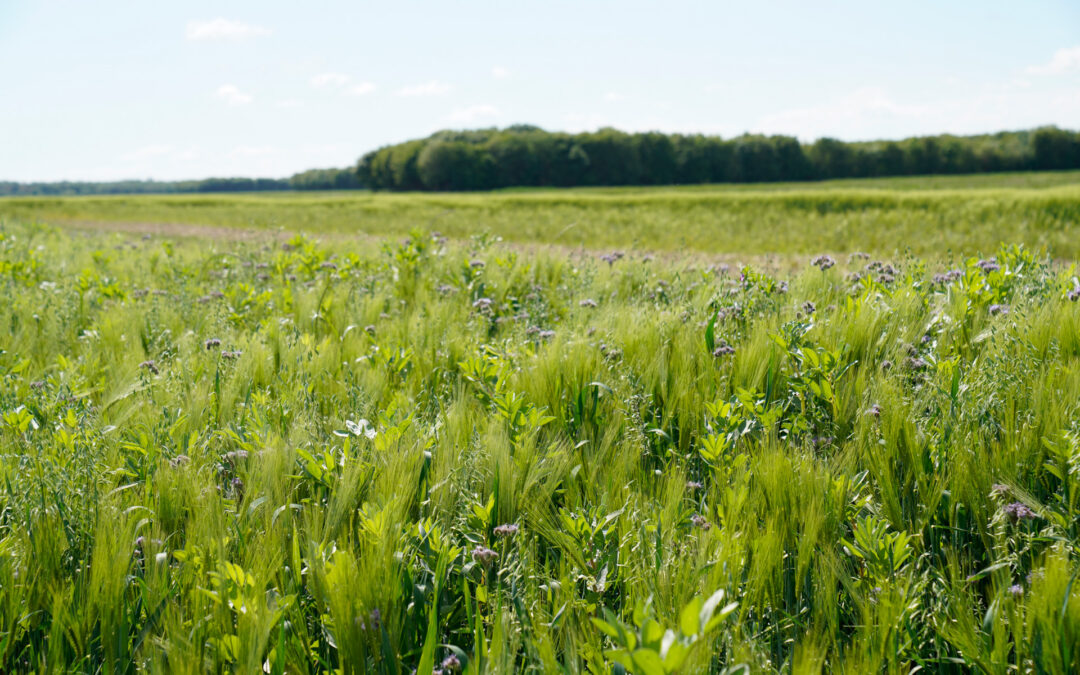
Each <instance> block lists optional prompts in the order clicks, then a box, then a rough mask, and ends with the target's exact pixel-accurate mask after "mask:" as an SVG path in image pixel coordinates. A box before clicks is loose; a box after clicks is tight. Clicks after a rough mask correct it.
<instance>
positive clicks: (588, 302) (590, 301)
mask: <svg viewBox="0 0 1080 675" xmlns="http://www.w3.org/2000/svg"><path fill="white" fill-rule="evenodd" d="M578 305H580V306H582V307H596V301H595V300H593V299H592V298H585V299H584V300H582V301H581V302H579V303H578Z"/></svg>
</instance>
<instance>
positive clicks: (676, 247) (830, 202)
mask: <svg viewBox="0 0 1080 675" xmlns="http://www.w3.org/2000/svg"><path fill="white" fill-rule="evenodd" d="M2 218H7V219H12V218H14V219H21V220H27V221H32V220H41V221H45V222H75V223H82V224H84V225H85V224H92V225H97V226H122V225H123V224H125V223H127V224H139V225H130V227H133V228H135V229H138V228H142V227H145V224H146V223H159V224H178V223H179V224H193V225H206V226H214V227H218V228H243V229H245V230H251V229H258V228H267V229H271V230H284V231H286V232H290V233H296V232H308V233H334V234H336V235H342V236H354V235H358V234H364V235H376V236H384V235H385V236H393V237H401V236H404V235H406V234H407V233H408V232H409V231H410V230H411V229H412V228H414V227H416V226H418V225H419V226H423V227H426V228H431V229H437V230H439V231H441V232H442V233H443V234H445V235H446V236H448V237H451V238H452V239H461V238H468V237H469V236H471V235H472V234H474V233H476V232H480V231H488V232H490V233H491V234H493V235H496V236H500V237H503V239H504V240H506V241H508V242H513V243H517V244H556V245H560V246H565V247H586V248H592V249H595V248H619V249H623V250H630V249H640V250H644V251H654V252H658V251H671V252H686V251H693V252H701V253H706V254H727V255H738V256H747V255H752V256H760V255H772V254H780V255H787V254H799V255H802V256H806V255H813V254H815V253H818V252H820V251H829V252H830V253H833V254H837V253H842V254H846V253H850V252H854V251H868V252H871V253H874V254H876V255H879V256H891V255H893V254H894V253H895V252H896V251H905V250H907V251H911V252H912V253H914V254H916V255H920V256H932V257H938V256H940V255H942V254H946V253H948V252H949V251H950V250H951V251H953V252H968V251H971V250H987V251H988V250H993V249H995V248H996V247H997V245H998V244H999V243H1001V242H1002V241H1010V242H1015V243H1022V244H1025V245H1026V246H1028V247H1031V248H1039V247H1044V246H1045V247H1048V249H1049V250H1050V251H1052V252H1053V253H1054V254H1055V255H1058V256H1062V257H1078V256H1080V239H1078V238H1077V236H1076V224H1077V223H1078V222H1080V172H1053V173H1049V172H1048V173H1014V174H993V175H989V174H988V175H981V176H946V177H935V178H913V177H904V178H887V179H862V180H848V181H829V182H822V183H796V184H760V185H755V186H739V185H732V186H707V187H706V186H697V187H687V188H670V187H667V188H662V187H654V188H648V189H643V188H633V189H629V188H591V189H577V190H518V191H502V192H497V193H485V194H434V195H429V194H409V195H398V194H385V193H379V194H373V193H367V192H359V193H346V194H342V193H336V194H326V193H316V194H296V193H284V194H259V195H179V196H139V197H80V198H44V197H36V198H17V199H5V200H0V219H2ZM109 224H112V225H109ZM192 233H193V234H199V231H198V230H197V229H195V230H193V232H192Z"/></svg>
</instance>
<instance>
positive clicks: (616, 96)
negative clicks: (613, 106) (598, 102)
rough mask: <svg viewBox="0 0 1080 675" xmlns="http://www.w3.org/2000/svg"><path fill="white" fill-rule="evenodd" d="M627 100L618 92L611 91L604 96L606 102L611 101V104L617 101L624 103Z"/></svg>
mask: <svg viewBox="0 0 1080 675" xmlns="http://www.w3.org/2000/svg"><path fill="white" fill-rule="evenodd" d="M625 99H626V97H625V96H623V95H622V94H620V93H619V92H617V91H609V92H607V93H606V94H604V100H605V101H609V102H611V103H614V102H616V101H623V100H625Z"/></svg>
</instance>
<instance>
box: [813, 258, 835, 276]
mask: <svg viewBox="0 0 1080 675" xmlns="http://www.w3.org/2000/svg"><path fill="white" fill-rule="evenodd" d="M810 264H811V265H813V266H814V267H817V268H818V269H820V270H821V271H822V272H824V271H825V270H827V269H829V268H830V267H832V266H833V265H835V264H836V261H835V260H833V257H832V256H831V255H824V254H822V255H819V256H818V257H816V258H814V259H813V260H811V261H810Z"/></svg>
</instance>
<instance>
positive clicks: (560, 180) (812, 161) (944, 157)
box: [358, 125, 1080, 190]
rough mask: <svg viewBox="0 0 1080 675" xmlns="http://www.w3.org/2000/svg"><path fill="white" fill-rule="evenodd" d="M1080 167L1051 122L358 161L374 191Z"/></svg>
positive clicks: (1069, 139) (489, 148)
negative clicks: (852, 137)
mask: <svg viewBox="0 0 1080 675" xmlns="http://www.w3.org/2000/svg"><path fill="white" fill-rule="evenodd" d="M1051 169H1080V132H1072V131H1065V130H1062V129H1057V128H1054V127H1046V128H1041V129H1036V130H1034V131H1018V132H1001V133H997V134H988V135H981V136H950V135H942V136H925V137H920V138H908V139H906V140H903V141H873V142H860V143H845V142H842V141H838V140H835V139H832V138H821V139H819V140H817V141H816V142H814V143H813V144H809V145H803V144H801V143H800V142H799V141H798V140H797V139H795V138H792V137H790V136H760V135H750V134H746V135H743V136H739V137H737V138H732V139H728V140H724V139H722V138H720V137H718V136H702V135H681V134H674V135H665V134H661V133H656V132H650V133H637V134H628V133H624V132H621V131H618V130H616V129H601V130H599V131H596V132H591V133H580V134H566V133H550V132H547V131H544V130H542V129H539V128H537V127H533V126H528V125H518V126H512V127H508V128H506V129H502V130H500V129H482V130H477V131H440V132H438V133H435V134H433V135H431V136H430V137H428V138H426V139H420V140H413V141H408V142H406V143H399V144H397V145H390V146H386V147H383V148H380V149H378V150H375V151H373V152H370V153H368V154H366V155H364V157H363V158H362V159H361V160H360V165H359V168H358V171H359V174H360V182H361V183H363V184H364V185H366V186H368V187H370V188H372V189H376V190H489V189H493V188H502V187H514V186H552V187H554V186H564V187H565V186H583V185H671V184H696V183H760V182H775V181H806V180H821V179H831V178H863V177H870V176H906V175H927V174H966V173H979V172H996V171H1025V170H1051Z"/></svg>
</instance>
